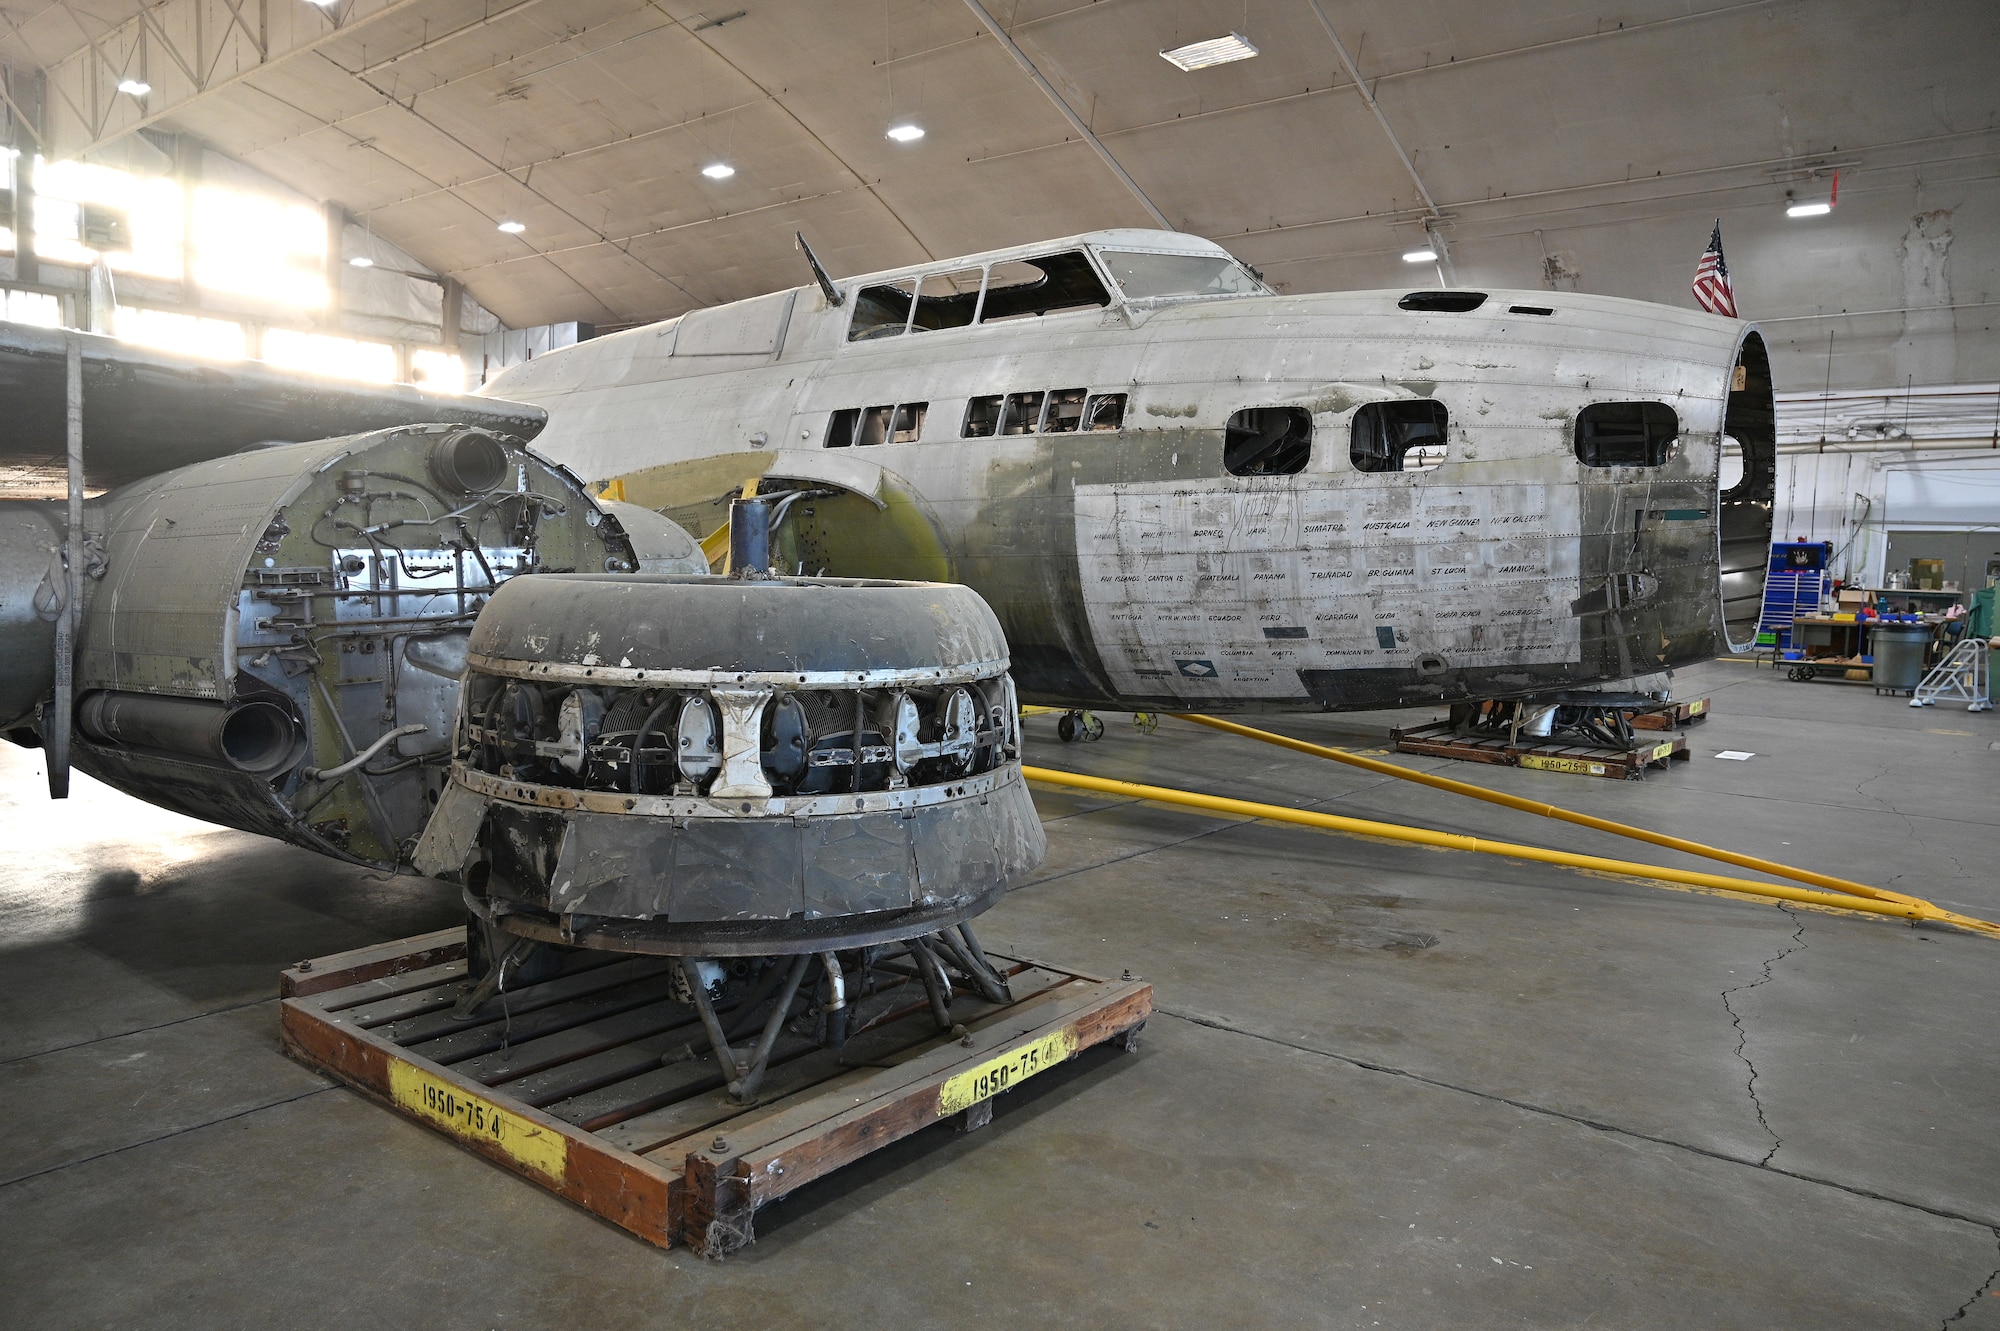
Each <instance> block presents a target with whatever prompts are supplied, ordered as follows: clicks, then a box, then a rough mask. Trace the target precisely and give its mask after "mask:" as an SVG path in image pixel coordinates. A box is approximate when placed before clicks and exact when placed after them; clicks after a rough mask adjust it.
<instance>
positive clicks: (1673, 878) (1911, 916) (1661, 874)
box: [1021, 766, 2000, 938]
mask: <svg viewBox="0 0 2000 1331" xmlns="http://www.w3.org/2000/svg"><path fill="white" fill-rule="evenodd" d="M1021 774H1022V775H1023V776H1025V777H1027V778H1028V779H1029V780H1030V781H1040V782H1043V783H1044V784H1047V785H1052V786H1068V787H1071V788H1072V789H1076V790H1092V791H1096V792H1098V793H1100V794H1105V795H1124V796H1126V797H1128V798H1131V799H1142V800H1152V801H1154V802H1155V803H1159V804H1178V805H1181V806H1182V807H1184V808H1190V809H1205V810H1208V811H1209V812H1212V813H1230V814H1236V815H1238V816H1240V817H1244V818H1264V819H1268V820H1270V821H1272V822H1279V823H1296V824H1297V825H1299V826H1301V827H1317V828H1320V829H1322V830H1325V831H1329V832H1348V833H1352V834H1354V835H1357V836H1372V837H1381V838H1384V839H1385V840H1389V841H1404V842H1409V843H1410V844H1412V845H1418V846H1435V847H1437V848H1439V849H1441V850H1469V851H1474V852H1477V853H1478V854H1481V855H1503V856H1506V857H1507V858H1508V859H1516V860H1533V861H1536V862H1538V863H1542V864H1558V865H1562V866H1564V867H1566V868H1571V869H1594V870H1596V871H1598V872H1600V873H1614V874H1620V875H1623V876H1625V877H1628V878H1651V879H1655V880H1658V881H1660V882H1667V883H1681V884H1684V885H1686V886H1689V887H1706V888H1714V889H1719V890H1721V891H1725V892H1743V893H1747V894H1749V895H1751V896H1759V897H1772V898H1775V899H1777V900H1779V901H1796V902H1800V903H1802V904H1804V905H1808V906H1821V907H1825V908H1826V909H1829V910H1851V911H1859V912H1861V913H1862V914H1866V915H1893V916H1896V917H1897V918H1899V919H1906V920H1923V921H1928V922H1933V923H1940V924H1954V925H1957V926H1958V927H1959V928H1961V929H1966V930H1970V931H1971V932H1974V933H1983V934H1987V935H1989V936H1991V937H1995V938H2000V924H1993V923H1990V922H1988V921H1986V920H1975V919H1973V918H1971V917H1970V916H1965V915H1959V914H1956V913H1954V912H1952V911H1948V910H1940V909H1939V908H1938V907H1936V906H1933V905H1931V904H1930V903H1929V902H1924V901H1877V900H1871V899H1869V898H1867V897H1853V896H1835V895H1833V894H1831V893H1827V892H1811V891H1808V890H1806V889H1805V888H1802V887H1784V886H1781V885H1778V884H1775V883H1758V882H1753V881H1751V880H1750V879H1747V878H1726V877H1724V876H1722V875H1720V874H1709V873H1694V872H1691V871H1689V870H1686V869H1663V868H1659V867H1657V866H1655V865H1651V864H1637V863H1634V862H1632V861H1629V860H1611V859H1605V858H1603V857H1602V856H1598V855H1575V854H1571V853H1570V852H1568V851H1561V850H1543V849H1542V848H1541V847H1540V846H1521V845H1516V844H1514V843H1512V842H1507V841H1482V840H1480V839H1479V838H1478V837H1470V836H1464V835H1461V834H1459V833H1456V832H1433V831H1430V830H1429V829H1427V828H1422V827H1404V826H1402V825H1401V824H1399V823H1378V822H1374V821H1371V820H1369V819H1366V818H1344V817H1341V816H1340V815H1339V814H1332V813H1314V812H1312V811H1311V810H1307V809H1290V808H1286V807H1285V806H1284V805H1281V804H1256V803H1253V802H1251V801H1249V800H1233V799H1228V798H1226V797H1224V796H1220V795H1200V794H1196V793H1195V792H1193V791H1189V790H1173V789H1169V788H1168V787H1165V786H1144V785H1139V784H1137V783H1135V782H1131V781H1114V780H1110V779H1109V778H1106V777H1099V776H1084V775H1082V774H1080V773H1077V772H1058V771H1053V770H1051V769H1049V768H1046V767H1028V766H1023V767H1022V768H1021Z"/></svg>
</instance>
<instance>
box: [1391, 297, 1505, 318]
mask: <svg viewBox="0 0 2000 1331" xmlns="http://www.w3.org/2000/svg"><path fill="white" fill-rule="evenodd" d="M1485 303H1486V293H1485V292H1484V291H1412V292H1411V293H1410V294H1409V295H1407V296H1405V297H1403V298H1402V299H1401V300H1399V301H1397V302H1396V307H1397V308H1398V309H1404V310H1416V311H1418V312H1419V313H1427V314H1464V313H1465V312H1466V311H1468V310H1476V309H1478V308H1479V307H1480V306H1481V305H1484V304H1485Z"/></svg>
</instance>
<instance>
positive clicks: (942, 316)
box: [910, 268, 984, 332]
mask: <svg viewBox="0 0 2000 1331" xmlns="http://www.w3.org/2000/svg"><path fill="white" fill-rule="evenodd" d="M983 276H984V274H983V273H982V272H981V271H980V270H979V269H977V268H961V269H959V270H958V271H957V272H955V273H932V274H930V275H929V276H928V277H926V278H924V279H923V282H922V284H921V285H920V286H919V287H918V288H917V306H916V312H915V313H914V314H912V315H911V316H910V328H911V330H912V331H915V332H922V331H924V330H925V329H930V328H964V327H965V326H967V325H968V324H970V323H971V322H972V315H973V312H974V311H976V310H977V309H978V308H979V282H980V279H981V278H982V277H983Z"/></svg>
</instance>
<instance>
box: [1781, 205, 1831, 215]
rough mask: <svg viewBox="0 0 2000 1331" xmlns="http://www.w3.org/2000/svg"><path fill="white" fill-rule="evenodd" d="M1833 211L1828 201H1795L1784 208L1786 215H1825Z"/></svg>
mask: <svg viewBox="0 0 2000 1331" xmlns="http://www.w3.org/2000/svg"><path fill="white" fill-rule="evenodd" d="M1832 211H1833V205H1832V204H1830V203H1795V204H1793V205H1792V206H1791V207H1789V208H1787V209H1785V216H1787V217H1825V216H1826V215H1827V214H1828V213H1830V212H1832Z"/></svg>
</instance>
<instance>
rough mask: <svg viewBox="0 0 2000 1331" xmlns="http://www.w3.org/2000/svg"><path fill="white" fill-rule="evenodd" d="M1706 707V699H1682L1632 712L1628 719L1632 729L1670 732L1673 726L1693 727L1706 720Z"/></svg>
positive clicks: (1707, 703) (1707, 704)
mask: <svg viewBox="0 0 2000 1331" xmlns="http://www.w3.org/2000/svg"><path fill="white" fill-rule="evenodd" d="M1708 706H1709V702H1708V699H1706V698H1683V699H1681V700H1680V701H1679V702H1670V703H1662V704H1661V705H1660V706H1658V707H1649V708H1647V709H1646V710H1645V711H1643V712H1633V713H1632V714H1631V718H1630V719H1631V722H1632V729H1634V730H1672V729H1673V728H1674V727H1675V726H1686V725H1693V724H1694V723H1695V722H1697V721H1706V720H1708Z"/></svg>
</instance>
